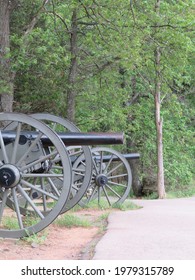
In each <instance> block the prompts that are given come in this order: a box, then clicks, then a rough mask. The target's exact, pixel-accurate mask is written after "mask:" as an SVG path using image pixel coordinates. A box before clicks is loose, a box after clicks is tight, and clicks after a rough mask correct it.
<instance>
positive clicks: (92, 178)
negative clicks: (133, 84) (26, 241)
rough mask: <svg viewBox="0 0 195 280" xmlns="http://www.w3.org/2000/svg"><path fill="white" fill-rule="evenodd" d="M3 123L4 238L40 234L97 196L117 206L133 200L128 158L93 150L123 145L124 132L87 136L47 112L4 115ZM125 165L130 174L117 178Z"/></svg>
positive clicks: (0, 204) (0, 229)
mask: <svg viewBox="0 0 195 280" xmlns="http://www.w3.org/2000/svg"><path fill="white" fill-rule="evenodd" d="M0 124H1V130H0V237H3V238H22V237H24V236H29V235H31V234H34V233H37V232H39V231H41V230H43V229H44V228H45V227H47V226H48V225H49V224H51V223H52V222H53V221H54V220H55V219H56V218H57V217H58V215H60V214H62V213H64V212H66V211H68V210H69V209H70V208H72V207H73V206H74V205H76V204H78V203H80V205H85V204H86V203H88V202H89V201H90V200H91V199H94V198H95V197H98V200H100V197H101V196H104V197H105V198H106V200H107V202H108V203H109V205H112V203H113V202H112V201H111V200H112V198H111V197H113V196H116V197H117V199H116V200H115V202H114V203H116V202H117V203H118V202H122V201H124V199H125V198H126V197H127V195H128V193H129V190H130V187H131V171H130V168H129V166H128V164H127V162H126V159H125V157H124V156H122V155H121V154H120V153H118V152H116V151H114V150H113V149H108V148H104V149H103V151H102V150H95V149H97V148H91V147H89V146H88V145H90V146H94V145H102V144H104V145H108V144H112V145H116V144H122V143H123V142H124V134H123V133H81V132H80V130H79V129H78V128H77V127H76V126H75V125H74V124H72V123H71V122H69V121H68V120H65V119H63V118H60V117H57V116H53V115H50V114H44V113H42V114H33V115H31V116H27V115H24V114H18V113H0ZM107 149H108V150H107ZM103 153H104V154H103ZM108 153H109V155H108ZM113 154H114V155H113ZM126 157H127V155H126ZM103 159H104V160H103ZM119 161H121V162H122V163H121V162H120V163H119ZM114 162H117V167H116V166H115V167H112V166H113V163H114ZM122 166H123V170H124V168H125V170H126V171H125V173H121V174H120V175H116V172H117V171H119V170H120V172H121V170H122ZM110 168H112V169H110ZM113 168H114V169H113ZM109 170H110V171H109ZM122 178H123V179H124V180H126V183H124V180H123V182H122ZM119 179H120V182H117V180H119ZM94 182H95V184H94ZM115 186H117V187H118V188H122V191H120V192H117V191H116V190H115ZM106 189H109V191H107V190H106ZM91 193H93V195H91V196H90V195H89V194H91Z"/></svg>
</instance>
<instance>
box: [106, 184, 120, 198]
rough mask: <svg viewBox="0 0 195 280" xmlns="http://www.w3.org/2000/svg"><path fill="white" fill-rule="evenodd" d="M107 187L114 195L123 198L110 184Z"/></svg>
mask: <svg viewBox="0 0 195 280" xmlns="http://www.w3.org/2000/svg"><path fill="white" fill-rule="evenodd" d="M106 187H107V188H108V189H109V190H110V191H111V192H112V193H114V194H115V195H116V196H117V197H118V198H121V195H119V194H118V193H117V192H116V191H115V190H113V189H112V188H111V187H110V186H109V185H108V184H106Z"/></svg>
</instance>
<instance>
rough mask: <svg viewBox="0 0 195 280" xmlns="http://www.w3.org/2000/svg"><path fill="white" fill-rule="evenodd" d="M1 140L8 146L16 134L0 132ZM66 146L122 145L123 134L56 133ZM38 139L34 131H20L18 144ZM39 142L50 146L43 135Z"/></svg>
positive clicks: (13, 132) (49, 142)
mask: <svg viewBox="0 0 195 280" xmlns="http://www.w3.org/2000/svg"><path fill="white" fill-rule="evenodd" d="M1 134H2V138H3V140H4V143H5V144H9V143H11V142H13V141H14V140H15V137H16V132H15V131H9V130H2V131H1ZM57 134H58V136H59V137H60V138H61V140H62V141H63V143H64V144H65V145H66V146H76V145H79V146H84V145H87V146H88V145H114V144H123V143H124V133H122V132H118V133H117V132H116V133H110V132H109V133H99V132H86V133H82V132H68V133H65V132H58V133H57ZM37 137H38V132H36V131H22V132H21V133H20V138H19V144H21V145H22V144H25V143H26V142H27V141H28V140H35V139H36V138H37ZM41 141H42V143H43V145H45V146H51V145H52V143H51V141H50V139H49V138H48V137H46V136H45V135H43V136H42V137H41Z"/></svg>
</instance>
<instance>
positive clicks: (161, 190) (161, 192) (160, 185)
mask: <svg viewBox="0 0 195 280" xmlns="http://www.w3.org/2000/svg"><path fill="white" fill-rule="evenodd" d="M160 55H161V54H160V48H159V47H157V48H156V51H155V66H156V81H155V120H156V136H157V163H158V173H157V189H158V196H159V198H165V185H164V164H163V129H162V128H163V121H162V119H161V116H160V106H161V101H160V89H161V81H160Z"/></svg>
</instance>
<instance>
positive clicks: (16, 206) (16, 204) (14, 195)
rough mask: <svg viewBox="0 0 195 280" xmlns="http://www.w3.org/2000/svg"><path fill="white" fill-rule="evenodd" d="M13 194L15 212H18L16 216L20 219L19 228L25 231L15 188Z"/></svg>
mask: <svg viewBox="0 0 195 280" xmlns="http://www.w3.org/2000/svg"><path fill="white" fill-rule="evenodd" d="M11 192H12V196H13V202H14V208H15V211H16V215H17V219H18V224H19V227H20V228H21V229H23V228H24V226H23V222H22V216H21V213H20V208H19V204H18V199H17V195H16V190H15V188H13V189H12V191H11Z"/></svg>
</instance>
